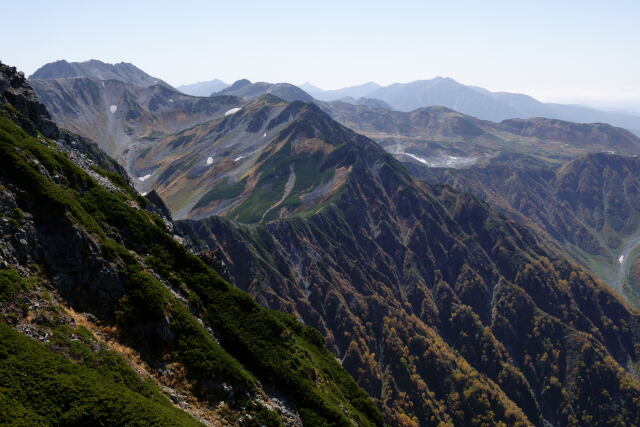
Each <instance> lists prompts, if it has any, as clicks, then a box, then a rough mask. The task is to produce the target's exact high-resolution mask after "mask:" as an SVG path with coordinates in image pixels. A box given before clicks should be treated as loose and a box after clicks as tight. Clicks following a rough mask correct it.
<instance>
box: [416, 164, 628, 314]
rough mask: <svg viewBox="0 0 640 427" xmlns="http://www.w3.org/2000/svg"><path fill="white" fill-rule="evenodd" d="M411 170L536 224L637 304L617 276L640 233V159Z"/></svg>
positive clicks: (623, 281) (562, 247) (558, 244)
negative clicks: (639, 196) (629, 244)
mask: <svg viewBox="0 0 640 427" xmlns="http://www.w3.org/2000/svg"><path fill="white" fill-rule="evenodd" d="M409 167H410V170H411V171H412V173H413V174H414V175H416V176H418V177H420V178H422V179H425V180H426V181H428V182H434V183H441V184H448V185H451V186H453V187H454V188H456V189H458V190H460V191H465V192H470V193H473V194H475V195H476V196H478V197H480V198H482V199H484V200H486V201H488V202H489V203H491V204H492V205H494V206H498V207H500V208H502V209H503V210H504V211H505V212H507V213H508V214H510V215H512V216H514V217H516V218H518V219H519V220H520V221H524V222H528V223H530V224H533V225H535V226H536V227H537V228H538V229H539V230H540V231H543V232H544V233H545V234H546V237H547V238H548V239H549V240H551V241H553V242H555V243H556V244H557V246H558V247H559V248H561V249H562V250H563V251H564V252H565V253H567V254H569V255H571V256H572V257H573V258H574V259H575V260H577V261H578V262H580V263H582V264H583V265H585V266H586V267H587V268H589V269H591V270H592V271H594V272H595V273H596V274H598V275H599V276H600V277H601V278H602V279H603V280H605V281H606V282H607V283H609V284H610V285H611V286H612V287H613V288H614V289H616V290H617V291H619V292H621V293H624V294H625V295H626V296H627V297H629V298H630V300H631V301H632V302H634V303H635V304H638V303H639V302H640V300H638V299H637V296H636V295H638V292H639V290H638V289H637V288H635V287H628V288H623V284H624V283H625V279H624V277H617V275H618V274H619V273H620V272H621V264H623V265H622V267H624V266H625V265H624V261H625V258H627V261H629V262H630V261H631V259H629V255H630V253H631V250H632V249H633V248H634V247H635V245H631V246H630V247H627V243H628V242H633V241H634V240H635V239H636V238H637V237H638V236H639V235H640V203H639V202H640V199H638V195H639V194H640V159H638V158H637V157H633V158H630V157H622V156H618V155H613V154H607V153H597V154H588V155H583V156H581V157H579V158H577V159H575V160H572V161H570V162H568V163H565V164H562V165H558V164H548V163H546V162H541V161H539V160H536V159H533V158H530V157H521V156H516V155H501V156H499V157H497V158H494V159H491V160H490V161H488V162H487V163H486V164H478V165H476V166H473V167H469V168H466V169H458V170H454V169H441V168H424V167H421V166H419V165H417V164H413V165H410V166H409Z"/></svg>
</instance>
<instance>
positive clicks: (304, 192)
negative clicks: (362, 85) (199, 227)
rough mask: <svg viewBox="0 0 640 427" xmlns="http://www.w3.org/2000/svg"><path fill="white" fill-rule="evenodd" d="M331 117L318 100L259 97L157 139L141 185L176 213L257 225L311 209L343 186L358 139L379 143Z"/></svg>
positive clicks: (142, 167)
mask: <svg viewBox="0 0 640 427" xmlns="http://www.w3.org/2000/svg"><path fill="white" fill-rule="evenodd" d="M328 119H329V118H328V117H327V116H326V115H325V114H324V113H322V111H320V109H319V108H318V107H316V106H315V105H313V104H304V103H302V102H300V101H296V102H294V103H291V104H289V103H286V102H284V101H282V100H281V99H279V98H276V97H273V96H270V95H267V96H264V97H261V98H258V99H256V100H254V101H252V102H250V103H249V104H246V105H244V106H243V107H242V109H240V110H239V111H237V112H236V113H234V114H232V115H228V116H226V117H225V118H224V119H220V120H214V121H210V122H207V123H205V124H202V125H200V126H196V127H193V128H191V129H188V130H186V131H183V132H181V133H179V134H177V135H172V136H170V137H167V138H164V139H162V140H160V141H157V142H155V143H154V144H153V146H152V148H151V149H150V150H149V152H148V153H145V155H144V156H143V157H141V158H139V159H138V160H137V162H136V164H135V170H136V171H138V172H137V173H139V174H148V175H150V176H149V178H148V179H146V180H145V181H144V183H142V184H141V185H140V189H141V190H143V191H151V190H154V191H157V192H158V194H159V195H160V196H161V197H162V198H163V200H164V201H165V202H166V203H167V206H169V208H170V209H171V211H172V212H173V213H174V215H175V217H176V218H203V217H207V216H210V215H212V214H216V215H225V216H228V217H229V218H233V219H237V220H239V221H241V222H248V223H252V222H259V221H261V220H269V219H272V218H278V217H283V216H288V215H290V214H292V213H302V212H307V213H311V212H312V211H313V209H315V208H316V207H317V206H318V205H321V204H322V203H324V202H325V201H327V200H329V199H331V197H333V196H334V195H335V194H336V193H337V192H338V191H339V189H340V187H341V186H342V184H343V182H344V179H345V177H346V176H347V175H348V173H349V170H350V167H351V156H352V152H353V147H352V146H351V144H371V143H370V142H369V141H367V142H363V141H364V140H365V138H363V137H360V136H359V135H357V134H355V133H354V132H352V131H349V130H347V129H345V128H343V127H342V126H340V125H338V124H337V123H335V122H333V121H331V120H328ZM346 142H349V143H350V144H347V143H346Z"/></svg>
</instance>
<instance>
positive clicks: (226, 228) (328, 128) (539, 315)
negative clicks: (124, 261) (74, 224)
mask: <svg viewBox="0 0 640 427" xmlns="http://www.w3.org/2000/svg"><path fill="white" fill-rule="evenodd" d="M294 107H295V109H296V110H300V111H301V112H303V114H301V115H299V116H297V117H298V119H296V120H293V121H290V122H287V124H286V127H285V128H283V129H282V130H281V131H280V134H279V136H280V137H282V136H285V135H296V136H297V138H294V139H291V138H289V139H288V138H284V139H282V140H281V141H280V142H278V143H277V144H278V145H280V144H282V141H292V147H296V146H297V147H301V146H302V147H305V146H308V144H309V143H310V142H312V141H313V142H314V143H315V142H316V141H323V142H324V143H326V144H327V145H332V146H335V147H339V148H334V149H333V150H331V149H328V150H327V151H326V152H324V153H325V154H324V155H323V156H322V157H320V158H319V159H318V160H317V161H316V162H315V163H316V164H318V165H320V170H319V173H318V174H317V175H320V174H322V173H326V172H327V171H331V169H334V172H333V173H334V175H335V173H336V172H337V170H338V169H343V170H345V174H344V178H343V180H342V181H341V183H340V185H339V186H338V188H337V191H335V192H332V193H331V197H330V198H323V199H320V200H318V201H317V202H316V207H315V208H308V207H306V208H305V210H303V211H295V210H291V211H284V212H283V217H282V218H279V219H273V220H270V221H269V220H268V219H267V218H264V219H262V218H261V219H260V221H258V223H257V224H250V225H241V224H238V223H236V222H233V221H229V220H227V219H224V218H219V217H209V218H206V219H201V220H197V221H184V222H180V223H179V229H180V230H181V231H182V232H183V233H186V234H188V235H190V236H192V237H193V239H194V240H196V241H199V244H200V245H201V247H202V249H206V250H213V251H214V257H215V258H216V259H217V260H218V262H220V263H222V262H223V263H224V265H226V266H227V268H228V272H229V276H230V277H232V278H233V280H234V281H235V282H236V283H237V284H238V285H239V286H241V287H242V288H243V289H246V290H247V291H249V292H250V293H251V294H252V295H254V296H255V298H257V299H258V301H260V302H263V303H264V304H266V305H268V306H270V307H272V308H277V309H282V310H286V311H290V312H292V313H295V314H296V315H297V316H299V317H300V318H301V319H303V320H304V322H305V323H306V324H309V325H313V326H315V327H316V328H318V329H320V330H321V331H322V333H323V335H324V336H325V339H326V341H327V343H328V344H329V345H330V347H331V348H332V350H333V351H334V353H335V354H336V355H337V357H338V358H339V359H340V360H341V361H342V364H343V366H344V367H345V368H347V370H348V371H349V372H350V373H351V374H352V375H353V376H355V377H356V378H357V380H358V382H359V384H360V385H361V386H363V387H364V388H365V389H366V390H367V391H368V392H369V393H370V394H371V395H373V396H376V397H379V398H380V399H381V400H382V402H383V404H384V405H385V414H386V417H387V419H388V420H389V422H391V423H392V424H394V425H433V424H438V423H440V422H444V423H452V424H455V425H472V424H483V423H484V424H487V425H496V424H500V423H505V424H507V425H518V424H520V425H529V424H535V425H543V424H544V422H545V421H544V420H547V421H548V422H550V423H552V424H553V425H571V424H589V423H590V422H592V421H593V420H598V422H601V423H603V424H607V423H616V422H621V423H628V424H634V423H638V422H640V420H639V419H637V417H638V413H639V412H638V409H639V408H638V407H637V399H638V397H640V383H639V382H638V380H637V378H636V376H635V373H636V372H637V371H636V368H637V363H638V358H639V357H640V354H639V353H638V350H637V348H638V344H640V342H639V339H640V336H639V335H638V331H639V329H638V321H639V320H640V319H639V318H638V314H637V313H636V312H635V311H632V310H631V309H629V308H628V307H627V306H626V305H625V303H624V302H623V301H622V300H621V299H620V298H619V297H618V296H616V295H615V294H613V293H611V292H610V291H609V290H608V288H607V287H606V286H605V285H604V284H603V283H601V282H599V281H598V280H596V279H594V278H593V277H592V276H590V275H589V274H588V273H587V272H585V271H584V270H582V269H581V268H580V267H578V266H576V265H574V264H571V263H569V262H567V261H566V260H564V259H563V258H561V257H558V256H557V255H556V254H555V253H554V252H552V251H550V250H548V249H546V248H545V247H544V246H542V245H541V244H539V243H538V242H537V241H536V239H535V238H534V236H533V235H532V234H531V233H530V232H528V231H527V230H525V229H523V228H522V227H520V226H518V225H517V224H516V223H515V222H513V221H509V220H506V219H505V218H503V217H501V216H500V215H497V214H496V213H495V212H493V211H492V210H491V209H490V208H489V207H488V206H487V205H485V204H483V203H482V202H479V201H478V200H476V199H474V198H473V197H471V196H469V195H465V194H460V193H456V192H454V191H451V190H450V189H448V188H443V187H439V186H431V185H427V184H425V183H422V182H420V181H417V180H415V179H414V178H412V177H411V176H410V175H409V174H408V173H407V171H406V170H405V169H404V168H403V167H402V166H401V165H400V164H399V163H398V162H396V161H395V160H394V159H393V158H392V157H391V156H390V155H388V154H387V153H385V152H384V151H383V150H382V149H381V148H380V147H378V146H377V145H376V144H375V143H373V142H372V141H370V140H368V139H367V138H364V137H362V136H360V135H357V134H355V133H353V132H351V131H348V130H347V129H344V128H342V129H341V126H339V125H338V124H336V123H335V122H334V121H333V120H331V119H330V118H329V117H328V116H327V115H326V114H324V113H322V112H321V111H320V110H319V109H317V108H313V107H310V106H306V107H305V105H304V104H300V103H293V104H291V105H290V106H289V108H294ZM271 108H275V107H271ZM282 111H285V110H282ZM246 113H247V114H249V113H251V116H253V118H254V120H257V119H256V118H257V117H264V116H265V113H263V112H261V109H260V108H255V106H254V107H252V109H251V110H247V112H246ZM237 114H238V113H237ZM251 116H247V115H245V116H238V119H236V120H237V121H231V120H229V121H227V123H226V124H225V125H224V126H222V125H220V124H218V126H220V127H229V126H232V125H233V124H234V123H235V124H236V125H237V126H239V127H240V128H241V129H243V128H244V126H245V124H246V123H250V122H251V121H252V120H251V119H250V118H251ZM268 117H270V116H268ZM225 120H228V119H225ZM259 123H262V124H264V123H269V120H268V119H267V120H260V121H259ZM278 123H280V122H278ZM259 132H262V128H261V129H260V130H258V133H259ZM338 138H339V139H338ZM277 140H278V139H276V141H277ZM329 143H331V144H329ZM214 145H215V144H214ZM337 150H345V151H343V153H344V154H342V155H341V156H340V157H339V158H340V159H342V162H341V163H337V164H336V163H335V160H333V158H332V154H333V153H335V152H336V151H337ZM298 152H299V151H297V150H296V149H290V150H288V151H283V150H279V151H277V156H276V153H274V152H273V151H269V152H268V153H269V154H268V155H266V156H261V158H262V159H261V160H264V159H265V158H266V157H268V156H272V157H276V158H277V159H278V162H277V163H276V164H277V165H280V167H279V168H275V170H278V171H280V173H279V174H276V175H273V176H272V177H271V178H270V179H271V182H273V183H274V187H275V188H278V189H279V191H280V192H286V183H285V182H283V181H284V179H283V178H282V176H283V175H284V176H286V169H287V166H291V165H294V167H295V165H297V164H298V162H299V159H298V157H297V153H298ZM234 155H235V153H234V154H232V156H234ZM202 159H203V158H202V157H200V160H199V161H202ZM259 159H260V158H259ZM222 162H224V160H222V161H218V162H216V163H215V164H220V163H222ZM267 176H268V175H267V170H263V171H262V173H260V174H259V179H261V178H266V177H267ZM278 180H280V181H278ZM264 182H265V184H266V183H267V181H264ZM275 183H278V184H277V185H275ZM296 183H297V179H296ZM185 188H186V187H185ZM304 188H305V187H301V190H304ZM218 197H219V198H221V199H225V200H227V201H228V202H229V203H233V202H234V201H235V200H242V198H243V197H244V195H243V194H242V193H238V192H237V191H235V192H232V191H228V192H225V193H224V194H220V193H218ZM266 209H268V208H266ZM227 212H228V211H227ZM232 212H233V211H232ZM281 212H282V211H281ZM223 213H224V212H223ZM225 215H226V216H227V217H229V218H234V217H235V216H234V214H233V213H231V214H230V213H225ZM247 222H253V221H247ZM611 417H613V418H611Z"/></svg>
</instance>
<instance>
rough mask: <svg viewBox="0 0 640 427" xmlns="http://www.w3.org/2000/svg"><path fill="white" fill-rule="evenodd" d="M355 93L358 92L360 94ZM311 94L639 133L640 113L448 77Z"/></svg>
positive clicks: (396, 106) (408, 108)
mask: <svg viewBox="0 0 640 427" xmlns="http://www.w3.org/2000/svg"><path fill="white" fill-rule="evenodd" d="M353 93H357V95H356V94H353ZM312 95H313V96H314V97H315V98H316V99H319V100H323V101H335V100H339V99H341V98H344V97H346V96H353V97H355V98H359V97H365V98H373V99H379V100H382V101H384V102H386V103H387V104H388V105H390V106H391V107H392V108H393V109H395V110H399V111H411V110H415V109H417V108H421V107H428V106H432V105H441V106H444V107H448V108H451V109H452V110H456V111H458V112H460V113H463V114H467V115H470V116H474V117H477V118H479V119H484V120H491V121H502V120H506V119H513V118H522V119H528V118H532V117H545V118H548V119H559V120H566V121H572V122H578V123H597V122H600V123H608V124H611V125H613V126H619V127H623V128H626V129H629V130H631V131H632V132H635V133H636V134H640V117H639V116H635V115H631V114H620V113H613V112H607V111H600V110H596V109H593V108H589V107H583V106H579V105H563V104H556V103H543V102H540V101H538V100H536V99H534V98H532V97H530V96H527V95H523V94H519V93H509V92H491V91H488V90H486V89H483V88H479V87H476V86H466V85H463V84H461V83H458V82H457V81H455V80H453V79H451V78H446V77H436V78H434V79H431V80H417V81H414V82H410V83H394V84H391V85H389V86H384V87H380V86H379V85H376V84H374V83H367V84H365V85H360V86H353V87H348V88H344V89H339V90H331V91H322V92H314V93H312Z"/></svg>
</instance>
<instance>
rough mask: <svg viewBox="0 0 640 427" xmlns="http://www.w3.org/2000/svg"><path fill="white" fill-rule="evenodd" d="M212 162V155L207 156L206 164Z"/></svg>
mask: <svg viewBox="0 0 640 427" xmlns="http://www.w3.org/2000/svg"><path fill="white" fill-rule="evenodd" d="M212 163H213V157H207V164H208V165H210V164H212Z"/></svg>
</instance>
